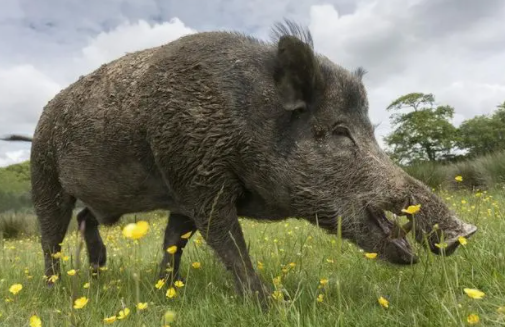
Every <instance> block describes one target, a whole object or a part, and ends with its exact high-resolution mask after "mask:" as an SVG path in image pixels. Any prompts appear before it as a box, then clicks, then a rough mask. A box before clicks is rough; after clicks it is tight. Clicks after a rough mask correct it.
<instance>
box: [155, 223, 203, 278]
mask: <svg viewBox="0 0 505 327" xmlns="http://www.w3.org/2000/svg"><path fill="white" fill-rule="evenodd" d="M195 231H196V225H195V223H194V222H193V221H192V220H191V219H190V218H188V217H186V216H184V215H180V214H175V213H171V214H170V216H169V218H168V224H167V227H166V229H165V239H164V241H163V260H162V261H161V264H160V274H159V277H160V279H165V278H169V280H170V283H172V282H174V281H176V280H182V278H181V276H180V275H179V265H180V263H181V256H182V251H183V250H184V247H185V246H186V244H187V243H188V240H189V237H186V234H188V233H191V235H193V233H194V232H195ZM183 235H184V236H185V237H184V238H181V236H183ZM174 245H175V246H176V249H177V250H176V252H175V253H173V254H171V253H168V252H167V249H169V248H170V247H172V246H174Z"/></svg>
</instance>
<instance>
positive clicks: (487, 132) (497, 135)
mask: <svg viewBox="0 0 505 327" xmlns="http://www.w3.org/2000/svg"><path fill="white" fill-rule="evenodd" d="M458 145H459V147H460V148H463V149H467V150H468V156H469V157H476V156H482V155H486V154H490V153H493V152H496V151H501V150H505V102H504V103H503V104H501V105H499V106H498V110H496V111H495V112H494V113H493V114H492V115H480V116H476V117H474V118H471V119H468V120H466V121H464V122H463V123H462V124H461V126H460V127H459V135H458Z"/></svg>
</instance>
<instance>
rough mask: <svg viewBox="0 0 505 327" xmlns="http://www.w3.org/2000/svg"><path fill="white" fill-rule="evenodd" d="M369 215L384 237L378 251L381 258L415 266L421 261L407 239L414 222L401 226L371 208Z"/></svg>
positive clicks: (381, 212)
mask: <svg viewBox="0 0 505 327" xmlns="http://www.w3.org/2000/svg"><path fill="white" fill-rule="evenodd" d="M367 215H368V219H369V220H370V221H371V222H372V223H373V224H374V225H375V226H376V227H377V228H378V229H379V230H380V232H381V233H382V235H383V236H382V238H381V240H380V242H379V244H377V249H376V250H377V253H378V256H379V257H380V258H382V259H385V260H386V261H389V262H391V263H395V264H414V263H417V262H418V261H419V259H418V257H417V256H416V254H415V253H414V251H413V249H412V247H411V245H410V243H409V241H407V239H406V236H407V234H408V233H409V232H410V231H411V229H412V226H413V223H412V220H409V222H408V223H406V224H405V225H403V226H400V225H399V223H398V222H394V223H393V222H391V221H390V220H389V219H388V218H387V217H386V212H385V211H383V210H381V209H377V208H371V207H368V208H367Z"/></svg>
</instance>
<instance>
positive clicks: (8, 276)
mask: <svg viewBox="0 0 505 327" xmlns="http://www.w3.org/2000/svg"><path fill="white" fill-rule="evenodd" d="M439 194H440V195H441V196H442V198H443V199H444V200H445V201H446V202H447V203H448V204H449V205H450V206H451V207H453V209H454V210H455V211H456V212H457V213H458V214H459V215H460V216H461V218H462V219H464V220H466V221H469V222H472V223H474V224H476V225H477V226H478V227H479V231H478V232H477V233H476V234H475V235H474V236H473V237H471V238H469V239H468V240H466V242H464V241H465V240H463V241H462V242H463V243H465V244H464V245H461V246H460V248H459V249H458V250H457V251H456V253H455V254H454V255H452V256H450V257H443V256H434V255H432V254H431V253H429V252H428V251H426V250H425V249H423V248H421V247H420V246H419V245H415V247H416V251H417V253H418V255H419V256H420V262H419V263H418V264H417V265H413V266H393V265H391V264H388V263H385V262H382V261H380V260H378V259H377V258H373V255H370V254H366V253H363V252H362V251H360V250H359V249H358V248H357V247H355V246H354V245H351V244H350V243H349V242H347V241H345V240H341V239H338V238H337V237H335V236H331V235H327V234H326V233H325V232H323V231H322V230H319V229H318V228H317V227H315V226H312V225H309V224H308V223H306V222H305V221H303V220H295V219H289V220H286V221H282V222H276V223H264V222H255V221H251V220H245V219H243V220H241V223H242V226H243V229H244V233H245V237H246V241H247V242H248V244H249V248H250V254H251V257H252V260H253V263H254V265H255V267H256V269H257V271H258V273H259V274H260V276H261V278H262V280H263V281H264V282H265V283H266V284H268V285H269V286H270V287H271V288H272V289H273V290H275V292H274V293H273V295H274V296H272V298H271V300H270V305H269V307H268V308H267V309H266V310H262V308H261V307H260V305H259V304H258V303H257V302H256V301H255V300H254V298H252V297H240V296H237V295H236V293H235V290H234V284H233V279H232V276H231V274H230V273H228V272H227V271H226V270H225V269H224V267H223V265H222V264H221V262H220V261H219V260H218V259H217V257H216V256H214V254H213V252H212V250H211V249H210V248H209V247H207V245H206V244H205V241H204V240H203V239H202V237H201V236H200V235H199V234H198V233H196V234H195V235H193V236H192V237H191V239H190V242H189V243H188V246H187V247H186V249H185V252H184V255H183V259H182V265H181V273H182V276H183V277H184V278H185V283H184V285H181V284H178V287H173V289H170V287H169V285H166V284H165V285H161V283H158V280H157V272H158V264H159V261H160V260H161V256H162V250H163V249H162V248H161V247H162V237H163V233H164V228H165V224H166V221H167V218H168V217H167V214H166V213H162V212H153V213H149V214H142V215H136V216H134V215H130V216H125V217H124V218H123V219H122V220H121V223H120V224H119V225H117V226H113V227H100V231H101V234H102V237H103V239H104V242H105V244H106V246H107V249H108V262H107V265H106V269H104V270H103V271H101V272H100V274H99V275H98V276H92V275H91V272H90V271H89V269H88V266H87V253H86V250H85V247H84V248H81V246H82V243H81V242H82V241H81V238H80V236H79V234H78V233H77V231H76V223H75V219H74V220H73V222H72V224H71V226H70V228H69V232H68V233H67V237H66V238H65V241H64V243H63V250H62V253H61V258H62V275H61V277H60V278H59V279H58V280H56V283H55V286H54V288H52V289H49V288H47V287H46V286H45V283H44V279H43V258H42V251H41V247H40V243H39V236H38V229H37V225H36V220H35V216H33V215H32V214H30V213H24V214H23V213H17V214H15V213H4V214H3V215H1V223H2V224H3V225H4V227H3V229H4V230H6V229H9V228H10V229H9V230H10V234H7V233H5V232H4V235H6V234H7V235H15V237H13V236H7V237H6V236H4V237H3V238H2V239H1V240H0V264H1V269H0V298H1V301H0V326H58V327H59V326H102V325H107V326H230V327H231V326H234V327H235V326H467V325H470V324H473V325H480V326H504V325H505V257H504V252H505V247H504V246H503V244H505V217H504V212H505V195H504V192H503V190H499V189H496V190H495V191H492V192H491V191H489V192H479V191H468V190H467V191H465V190H461V191H451V192H449V191H444V192H439ZM421 210H422V209H421ZM134 220H137V221H139V220H144V221H147V222H148V223H149V230H148V232H147V234H146V235H145V236H144V237H143V238H141V239H140V240H138V241H132V240H131V239H127V238H125V237H124V236H123V233H122V229H123V228H124V226H125V225H126V224H128V223H131V222H133V221H134ZM1 228H2V227H0V229H1ZM412 244H414V242H412ZM80 249H82V250H80ZM68 272H70V274H69V273H68ZM74 272H75V274H72V273H74ZM20 286H22V288H21V287H20ZM157 286H158V287H157ZM465 290H466V291H465ZM11 291H12V292H11ZM16 291H17V292H16ZM14 293H15V294H14ZM76 301H77V303H78V304H80V305H77V306H75V304H76ZM31 317H33V318H32V321H31V325H30V318H31ZM165 318H167V319H165ZM39 323H40V325H39Z"/></svg>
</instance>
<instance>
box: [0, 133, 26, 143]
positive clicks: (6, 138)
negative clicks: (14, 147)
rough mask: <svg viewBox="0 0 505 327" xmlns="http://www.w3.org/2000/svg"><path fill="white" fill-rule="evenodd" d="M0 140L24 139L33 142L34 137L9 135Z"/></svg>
mask: <svg viewBox="0 0 505 327" xmlns="http://www.w3.org/2000/svg"><path fill="white" fill-rule="evenodd" d="M0 140H4V141H23V142H32V141H33V138H31V137H28V136H22V135H9V136H7V137H2V138H0Z"/></svg>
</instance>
